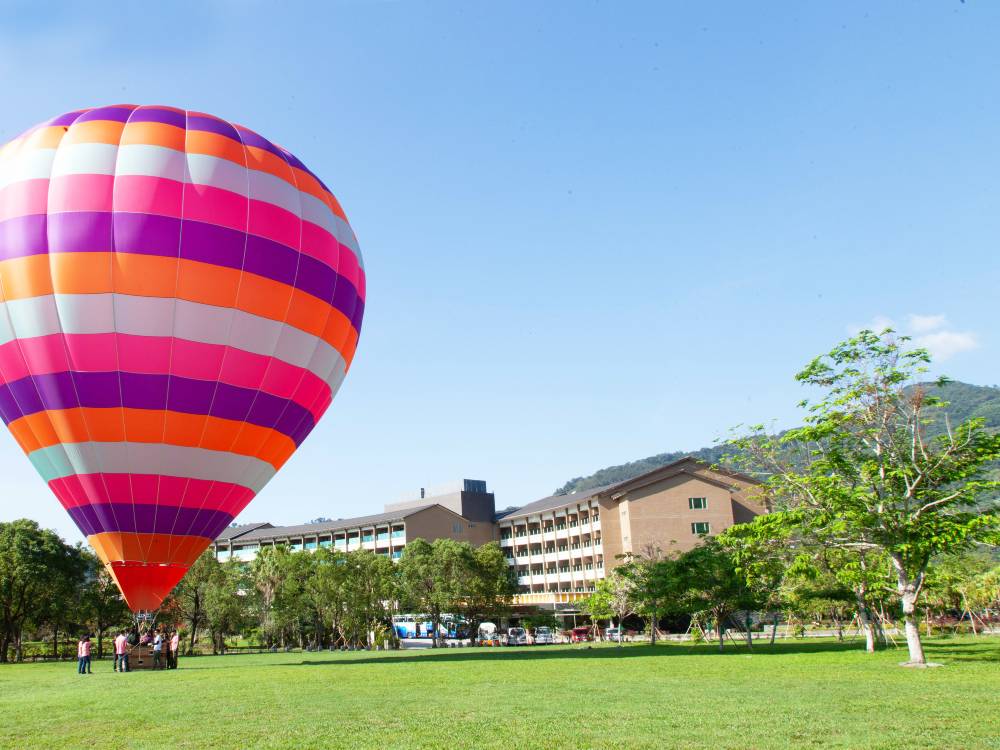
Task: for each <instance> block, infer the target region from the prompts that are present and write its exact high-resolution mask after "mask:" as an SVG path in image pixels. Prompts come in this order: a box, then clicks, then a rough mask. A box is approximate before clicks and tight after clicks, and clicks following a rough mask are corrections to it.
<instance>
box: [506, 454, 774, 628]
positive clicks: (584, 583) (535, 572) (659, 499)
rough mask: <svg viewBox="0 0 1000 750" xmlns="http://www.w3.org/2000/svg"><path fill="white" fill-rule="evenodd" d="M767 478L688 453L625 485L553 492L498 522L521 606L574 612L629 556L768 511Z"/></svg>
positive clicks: (670, 549) (689, 542)
mask: <svg viewBox="0 0 1000 750" xmlns="http://www.w3.org/2000/svg"><path fill="white" fill-rule="evenodd" d="M759 486H760V485H759V483H758V482H757V481H756V480H754V479H752V478H750V477H748V476H745V475H742V474H737V473H733V472H726V471H721V470H718V469H712V468H710V467H708V466H707V465H705V464H703V463H701V462H699V461H697V460H695V459H693V458H685V459H681V460H680V461H676V462H674V463H672V464H669V465H667V466H663V467H660V468H659V469H655V470H653V471H651V472H648V473H646V474H643V475H641V476H638V477H635V478H633V479H629V480H627V481H624V482H618V483H616V484H611V485H607V486H604V487H597V488H594V489H590V490H586V491H583V492H578V493H573V494H570V495H553V496H551V497H546V498H543V499H541V500H538V501H536V502H533V503H529V504H528V505H525V506H524V507H523V508H518V509H517V510H514V511H510V512H507V513H505V514H503V515H501V516H500V517H499V518H498V519H497V526H498V531H499V538H500V545H501V547H502V548H503V550H504V552H505V554H506V556H507V561H508V563H509V564H510V566H511V567H512V568H514V569H515V570H516V573H517V582H518V587H519V593H518V596H517V597H516V599H515V604H518V605H533V606H540V607H543V608H547V609H553V610H557V611H558V610H562V609H568V607H567V606H566V605H571V604H572V603H573V602H576V601H578V600H580V599H583V598H584V597H586V596H587V595H588V594H589V593H590V592H592V591H594V588H595V586H596V584H597V581H599V580H601V579H602V578H604V577H605V576H606V575H607V574H608V572H610V571H611V570H613V569H614V568H615V567H617V566H618V565H621V564H622V562H623V559H624V557H625V556H627V555H630V554H631V555H651V554H671V553H674V552H684V551H686V550H689V549H691V548H692V547H694V546H696V545H697V544H698V543H699V541H700V540H701V538H702V537H703V536H707V535H714V534H718V533H719V532H721V531H724V530H725V529H727V528H729V527H730V526H732V525H733V524H735V523H741V522H745V521H749V520H750V519H752V518H753V517H754V516H757V515H759V514H761V513H766V512H767V510H766V508H765V506H764V505H763V503H762V502H761V500H760V497H759V495H758V491H757V488H758V487H759Z"/></svg>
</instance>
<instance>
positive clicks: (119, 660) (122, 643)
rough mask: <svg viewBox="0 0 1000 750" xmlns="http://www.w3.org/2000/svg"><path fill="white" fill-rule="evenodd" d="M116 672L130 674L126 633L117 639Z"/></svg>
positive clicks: (119, 635) (120, 634) (122, 633)
mask: <svg viewBox="0 0 1000 750" xmlns="http://www.w3.org/2000/svg"><path fill="white" fill-rule="evenodd" d="M115 671H116V672H128V636H127V635H125V632H124V631H122V632H121V633H119V634H118V636H117V637H116V638H115Z"/></svg>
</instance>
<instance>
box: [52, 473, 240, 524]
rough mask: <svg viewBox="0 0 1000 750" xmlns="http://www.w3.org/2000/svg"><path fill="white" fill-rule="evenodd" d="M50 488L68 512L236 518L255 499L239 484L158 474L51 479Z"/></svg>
mask: <svg viewBox="0 0 1000 750" xmlns="http://www.w3.org/2000/svg"><path fill="white" fill-rule="evenodd" d="M49 487H50V488H51V490H52V492H53V493H54V494H55V496H56V497H57V498H58V499H59V502H60V503H62V506H63V507H64V508H66V509H67V510H69V509H70V508H78V507H80V506H82V505H95V504H98V503H132V502H136V503H145V504H151V503H155V504H158V505H162V506H172V507H179V508H201V509H203V510H221V511H223V512H226V513H230V514H232V515H234V516H235V515H237V514H238V513H239V512H240V511H241V510H243V508H244V507H246V504H247V503H249V502H250V501H251V500H252V499H253V497H254V493H253V490H250V489H248V488H246V487H242V486H240V485H238V484H231V483H229V482H213V481H209V480H207V479H188V478H186V477H172V476H162V475H159V474H73V475H71V476H68V477H61V478H60V479H53V480H52V481H51V482H49Z"/></svg>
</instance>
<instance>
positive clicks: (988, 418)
mask: <svg viewBox="0 0 1000 750" xmlns="http://www.w3.org/2000/svg"><path fill="white" fill-rule="evenodd" d="M923 386H924V387H926V388H927V389H928V391H930V392H931V393H933V394H935V395H936V396H938V397H940V398H941V399H943V400H944V401H946V402H947V403H948V406H947V407H945V410H944V411H945V412H946V413H947V415H948V419H949V420H950V421H951V424H952V425H956V424H959V423H960V422H964V421H965V420H966V419H971V418H973V417H976V418H980V419H983V420H985V422H986V426H987V427H988V428H989V429H992V430H1000V388H998V387H997V386H983V385H970V384H969V383H959V382H957V381H955V382H952V383H948V384H946V385H944V386H941V387H938V386H936V385H933V384H923ZM943 430H944V420H943V418H942V419H938V420H935V423H934V424H933V425H932V426H931V428H930V430H929V431H930V432H931V433H932V434H933V433H940V432H942V431H943ZM727 450H728V449H727V448H725V447H723V446H718V445H716V446H711V447H708V448H699V449H698V450H693V451H672V452H670V453H659V454H657V455H655V456H649V457H648V458H640V459H639V460H637V461H631V462H629V463H627V464H619V465H618V466H608V467H607V468H604V469H600V470H598V471H595V472H594V473H593V474H591V475H589V476H586V477H576V478H575V479H570V480H569V481H568V482H566V484H564V485H563V486H562V487H560V488H559V489H558V490H556V492H555V494H557V495H566V494H569V493H570V492H579V491H581V490H588V489H590V488H592V487H601V486H603V485H606V484H614V483H616V482H624V481H625V480H626V479H631V478H632V477H637V476H639V475H640V474H644V473H646V472H647V471H652V470H653V469H657V468H659V467H660V466H665V465H666V464H669V463H671V462H672V461H676V460H678V459H679V458H683V457H684V456H694V457H695V458H698V459H701V460H702V461H705V462H706V463H709V464H713V463H716V462H718V461H720V460H721V459H722V457H723V454H725V453H726V451H727Z"/></svg>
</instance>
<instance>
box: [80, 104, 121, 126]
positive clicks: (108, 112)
mask: <svg viewBox="0 0 1000 750" xmlns="http://www.w3.org/2000/svg"><path fill="white" fill-rule="evenodd" d="M135 108H136V105H135V104H119V105H116V106H112V107H97V108H96V109H91V110H87V111H86V112H84V113H83V114H82V115H80V116H79V117H78V118H77V119H76V122H90V121H92V120H111V121H113V122H125V121H126V120H128V118H129V115H131V114H132V110H134V109H135Z"/></svg>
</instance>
